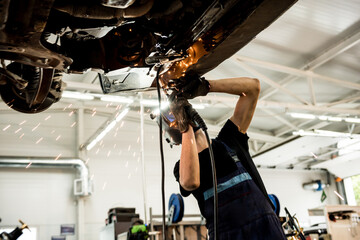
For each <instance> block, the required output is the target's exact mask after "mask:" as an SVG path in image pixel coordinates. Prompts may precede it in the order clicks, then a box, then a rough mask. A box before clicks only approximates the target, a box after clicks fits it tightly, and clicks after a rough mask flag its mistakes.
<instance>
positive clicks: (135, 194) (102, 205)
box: [0, 111, 338, 240]
mask: <svg viewBox="0 0 360 240" xmlns="http://www.w3.org/2000/svg"><path fill="white" fill-rule="evenodd" d="M65 114H66V116H67V117H66V118H64V113H61V112H60V113H40V114H36V115H31V116H29V115H24V114H20V113H16V112H14V111H12V112H11V113H10V112H9V113H8V114H3V116H2V119H10V120H11V121H12V125H11V127H9V128H8V129H7V130H6V131H1V132H0V153H1V155H2V156H23V157H29V156H33V157H36V156H46V157H51V158H54V161H55V159H56V158H57V157H60V158H63V157H76V155H77V146H78V142H79V141H80V142H82V141H84V139H85V140H86V139H88V138H89V137H90V136H91V135H92V134H93V133H94V131H95V130H96V129H97V128H98V127H99V126H100V125H101V124H103V123H104V122H106V120H107V117H108V116H101V115H100V114H99V115H95V116H94V117H91V115H90V114H85V116H84V119H85V121H84V125H83V126H80V125H81V124H76V125H75V126H72V125H73V124H74V122H76V121H77V118H76V114H69V113H65ZM49 115H51V118H48V116H49ZM46 118H48V119H47V120H45V119H46ZM146 118H148V116H146ZM2 119H0V121H3V120H2ZM24 120H26V123H24V124H22V125H20V123H22V122H23V121H24ZM39 123H40V125H39V126H38V124H39ZM0 125H1V128H2V129H4V128H5V127H6V126H7V123H1V122H0ZM36 126H38V127H36ZM77 127H83V129H84V131H83V132H84V136H83V140H81V139H80V140H79V139H77V138H78V136H77V133H78V131H77ZM19 128H22V130H21V131H19V132H17V133H15V132H16V131H17V129H19ZM34 128H35V130H33V129H34ZM21 132H23V133H25V134H24V135H23V137H21V138H20V136H21V135H20V134H21ZM59 135H61V136H60V137H58V136H59ZM158 135H159V133H158V127H157V125H156V124H153V123H151V124H149V123H147V124H145V133H144V138H145V139H144V144H145V149H144V154H145V176H146V189H145V191H146V197H147V199H146V200H147V206H146V207H147V209H146V212H147V219H148V220H149V208H150V207H151V208H152V210H153V214H161V212H162V210H161V209H162V206H161V165H160V152H159V136H158ZM41 138H43V139H42V140H41V141H39V139H41ZM56 138H58V139H57V140H56ZM163 146H164V155H165V169H166V183H165V186H166V191H165V192H166V196H165V201H166V208H167V204H168V199H169V197H170V195H171V194H172V193H178V192H179V190H178V184H177V183H176V182H175V179H174V177H173V166H174V164H175V162H176V161H177V160H178V159H179V156H180V147H177V146H175V147H173V149H170V147H169V145H168V144H167V143H166V142H165V141H164V145H163ZM81 158H82V159H83V160H84V161H85V162H86V163H87V165H88V167H89V171H90V177H91V179H92V180H93V182H94V185H93V189H94V191H93V193H92V195H91V196H90V197H87V198H86V199H85V209H84V212H85V216H84V219H85V236H84V239H86V240H98V238H99V232H100V231H101V229H102V228H103V227H104V226H105V219H106V218H107V211H108V210H109V209H110V208H113V207H135V208H136V212H137V213H139V214H140V217H141V218H142V219H144V220H145V209H144V198H143V188H142V184H143V182H142V181H143V179H142V165H141V145H140V123H139V121H138V120H133V119H128V120H125V121H123V122H120V123H119V124H118V125H117V126H116V127H115V128H114V130H113V131H111V132H110V133H109V134H108V135H107V136H106V137H105V138H104V139H103V141H102V142H100V143H99V144H97V145H96V146H95V147H94V148H93V149H91V150H90V151H89V152H86V153H82V154H81ZM0 171H1V172H0V195H1V196H2V201H1V203H2V204H1V205H0V213H1V216H0V217H1V218H2V219H3V222H2V223H1V226H4V225H7V226H16V225H18V223H17V219H18V218H20V219H23V220H24V221H26V222H27V223H28V224H29V225H30V226H32V225H33V226H36V227H38V228H39V229H40V230H39V236H41V238H38V239H50V238H51V236H52V235H53V234H55V233H56V231H57V233H58V232H59V228H58V227H59V224H72V223H76V221H77V217H76V214H77V206H76V204H75V203H76V198H75V197H74V196H73V189H72V186H73V180H74V179H75V178H76V174H75V171H66V170H59V169H53V170H44V169H41V170H39V169H32V168H31V167H30V168H28V169H9V168H6V169H5V168H1V169H0ZM260 173H261V174H262V176H263V179H264V183H265V185H266V187H267V189H268V191H269V193H274V194H276V195H277V196H278V197H279V199H280V203H281V206H282V214H283V207H285V206H286V207H287V208H288V209H289V211H291V213H293V214H295V213H296V214H297V216H298V217H299V220H300V221H301V222H302V223H305V224H308V223H309V222H310V220H309V217H308V214H307V209H308V208H314V207H318V206H321V205H323V204H336V203H338V202H337V199H336V198H335V197H334V196H333V195H334V194H331V191H332V189H331V188H329V189H326V192H327V195H328V198H327V199H326V200H325V202H324V203H321V202H320V193H319V192H312V191H305V190H303V189H302V184H303V183H304V182H309V181H311V180H315V179H319V178H321V179H324V180H326V176H325V175H324V174H322V173H320V172H304V171H299V172H298V171H292V170H284V171H282V170H260ZM40 183H42V184H45V185H44V186H42V187H40V186H39V184H40ZM15 193H16V194H15ZM3 196H7V197H6V198H5V200H3ZM35 196H36V197H35ZM40 196H41V197H40ZM184 200H185V214H197V213H199V210H198V208H197V203H196V201H195V199H194V198H193V197H188V198H185V199H184ZM23 201H25V202H26V204H25V206H24V205H22V203H23ZM29 209H30V210H29Z"/></svg>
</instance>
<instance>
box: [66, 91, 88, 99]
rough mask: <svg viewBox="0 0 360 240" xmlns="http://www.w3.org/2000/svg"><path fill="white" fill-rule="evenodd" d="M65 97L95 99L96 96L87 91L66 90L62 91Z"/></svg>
mask: <svg viewBox="0 0 360 240" xmlns="http://www.w3.org/2000/svg"><path fill="white" fill-rule="evenodd" d="M62 97H64V98H73V99H82V100H93V99H94V96H92V95H90V94H86V93H80V92H71V91H64V92H63V93H62Z"/></svg>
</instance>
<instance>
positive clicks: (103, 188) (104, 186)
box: [102, 182, 107, 191]
mask: <svg viewBox="0 0 360 240" xmlns="http://www.w3.org/2000/svg"><path fill="white" fill-rule="evenodd" d="M106 184H107V182H104V185H103V187H102V190H103V191H104V190H105V188H106Z"/></svg>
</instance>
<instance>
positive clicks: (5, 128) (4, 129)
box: [3, 124, 11, 131]
mask: <svg viewBox="0 0 360 240" xmlns="http://www.w3.org/2000/svg"><path fill="white" fill-rule="evenodd" d="M10 126H11V125H10V124H9V125H7V126H6V127H4V128H3V131H6V130H7V129H8V128H9V127H10Z"/></svg>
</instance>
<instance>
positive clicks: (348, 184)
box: [344, 175, 360, 206]
mask: <svg viewBox="0 0 360 240" xmlns="http://www.w3.org/2000/svg"><path fill="white" fill-rule="evenodd" d="M344 186H345V192H346V198H347V200H348V204H349V205H358V206H360V175H356V176H352V177H348V178H345V179H344Z"/></svg>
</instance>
